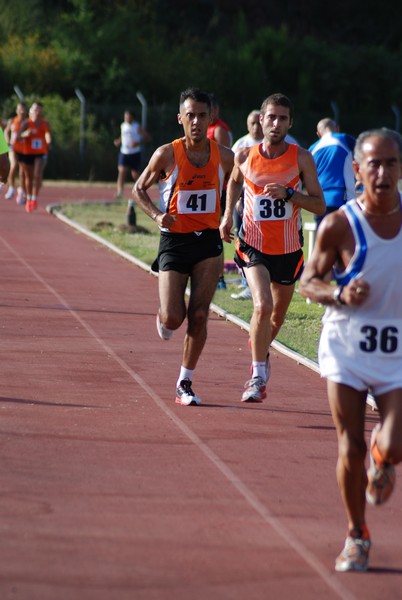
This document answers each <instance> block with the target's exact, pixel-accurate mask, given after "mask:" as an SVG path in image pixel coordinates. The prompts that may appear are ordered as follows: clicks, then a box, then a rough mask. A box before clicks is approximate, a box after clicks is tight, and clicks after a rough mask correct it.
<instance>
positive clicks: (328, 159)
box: [309, 118, 356, 228]
mask: <svg viewBox="0 0 402 600" xmlns="http://www.w3.org/2000/svg"><path fill="white" fill-rule="evenodd" d="M317 135H318V137H319V140H318V141H317V142H315V144H313V145H312V146H310V148H309V150H310V152H311V154H312V155H313V158H314V161H315V163H316V165H317V173H318V181H319V182H320V184H321V187H322V191H323V192H324V198H325V205H326V210H325V213H324V214H323V215H314V220H315V222H316V227H317V228H318V226H319V224H320V223H321V221H322V220H323V218H324V217H325V215H328V214H330V213H331V212H334V211H335V210H338V208H339V207H340V206H342V205H343V204H344V203H345V202H346V201H347V200H351V199H352V198H354V197H355V177H354V171H353V166H352V162H353V149H354V145H355V142H356V140H355V138H354V137H352V136H351V135H347V134H345V133H339V126H338V125H337V124H336V123H335V121H333V120H332V119H329V118H325V119H321V121H319V122H318V124H317Z"/></svg>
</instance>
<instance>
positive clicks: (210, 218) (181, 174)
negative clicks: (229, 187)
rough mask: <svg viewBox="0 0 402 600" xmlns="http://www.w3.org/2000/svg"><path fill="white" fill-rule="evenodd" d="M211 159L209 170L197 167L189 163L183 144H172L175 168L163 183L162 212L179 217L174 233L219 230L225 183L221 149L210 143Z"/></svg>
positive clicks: (206, 167)
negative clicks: (221, 198)
mask: <svg viewBox="0 0 402 600" xmlns="http://www.w3.org/2000/svg"><path fill="white" fill-rule="evenodd" d="M209 144H210V157H209V161H208V163H207V164H206V165H205V167H194V166H193V165H192V164H191V162H190V161H189V160H188V158H187V155H186V151H185V147H184V144H183V140H182V139H181V138H180V139H177V140H174V141H173V142H172V145H173V152H174V159H175V162H174V165H173V168H172V170H171V171H170V173H168V174H167V175H166V177H164V178H163V179H161V180H160V181H159V194H160V210H161V211H162V212H167V213H169V214H170V215H175V216H176V221H175V222H174V224H173V225H172V227H170V228H169V229H163V231H169V232H171V233H191V232H194V231H202V230H203V229H218V228H219V221H220V197H221V193H222V186H223V182H224V179H225V173H224V169H223V167H222V164H221V157H220V152H219V146H218V144H217V143H216V142H214V141H213V140H210V142H209Z"/></svg>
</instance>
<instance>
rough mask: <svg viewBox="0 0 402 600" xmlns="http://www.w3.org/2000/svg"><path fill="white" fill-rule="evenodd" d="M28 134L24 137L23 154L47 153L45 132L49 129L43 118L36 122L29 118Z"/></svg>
mask: <svg viewBox="0 0 402 600" xmlns="http://www.w3.org/2000/svg"><path fill="white" fill-rule="evenodd" d="M28 122H29V129H30V130H31V132H30V134H29V136H28V137H27V138H25V154H47V153H48V146H47V142H46V136H45V134H46V133H47V132H48V131H49V126H48V124H47V122H46V121H45V120H44V119H40V120H38V121H36V122H34V121H32V120H31V119H29V121H28Z"/></svg>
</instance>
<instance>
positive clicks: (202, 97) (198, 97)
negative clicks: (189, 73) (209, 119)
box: [179, 88, 211, 112]
mask: <svg viewBox="0 0 402 600" xmlns="http://www.w3.org/2000/svg"><path fill="white" fill-rule="evenodd" d="M188 98H190V99H191V100H194V101H195V102H204V103H205V104H206V105H207V106H208V111H209V112H211V96H210V95H209V94H208V92H204V91H203V90H200V89H199V88H187V89H186V90H184V91H183V92H181V94H180V100H179V106H180V107H181V106H182V105H183V104H184V103H185V101H186V100H187V99H188Z"/></svg>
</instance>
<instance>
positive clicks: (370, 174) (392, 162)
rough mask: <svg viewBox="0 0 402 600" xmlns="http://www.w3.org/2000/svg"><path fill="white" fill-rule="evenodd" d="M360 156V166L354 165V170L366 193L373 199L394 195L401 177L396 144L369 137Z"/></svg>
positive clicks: (401, 169) (401, 170) (401, 172)
mask: <svg viewBox="0 0 402 600" xmlns="http://www.w3.org/2000/svg"><path fill="white" fill-rule="evenodd" d="M362 155H363V158H362V160H361V161H360V164H359V165H358V164H357V163H354V169H355V173H356V175H357V178H358V179H359V180H360V181H361V182H362V183H363V186H364V190H365V191H366V193H367V194H368V195H369V196H370V197H372V198H373V199H374V198H377V199H381V198H382V197H386V196H387V195H389V194H391V195H394V194H395V193H396V191H397V190H398V181H399V179H400V178H401V177H402V165H401V158H400V154H399V148H398V145H397V143H396V142H394V140H391V139H384V138H379V137H375V136H373V137H369V138H367V139H366V141H365V142H364V144H363V148H362Z"/></svg>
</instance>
